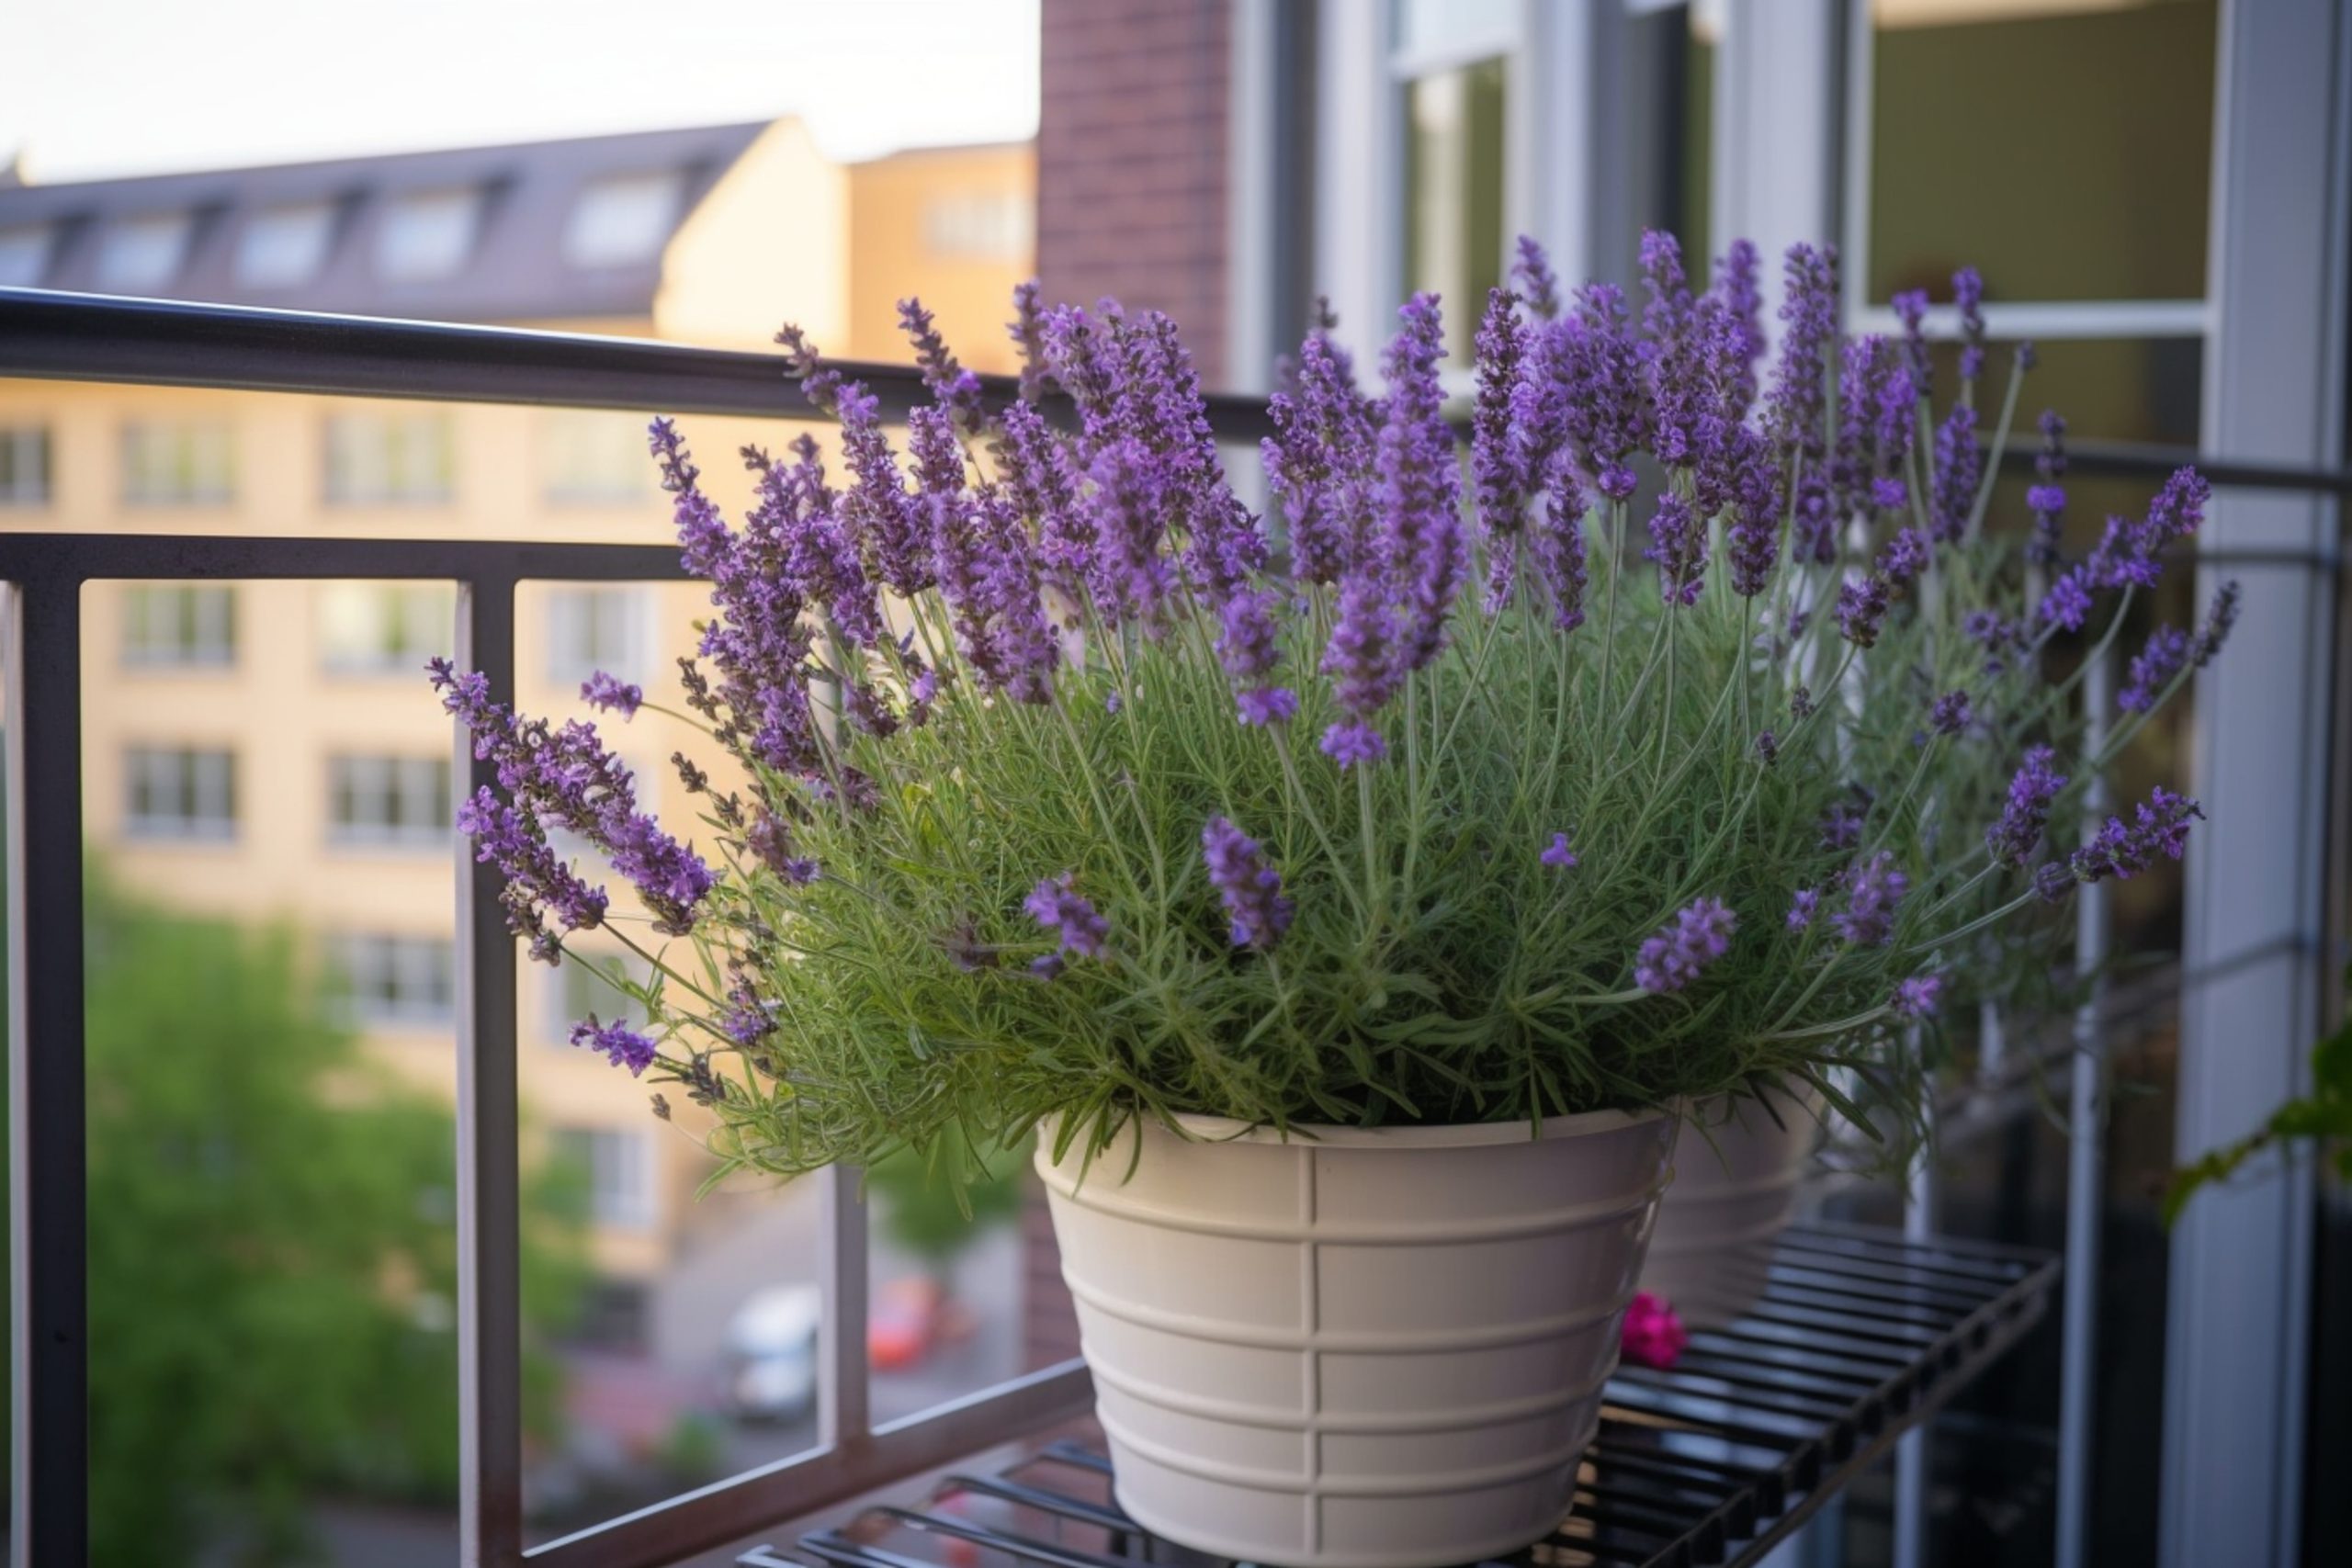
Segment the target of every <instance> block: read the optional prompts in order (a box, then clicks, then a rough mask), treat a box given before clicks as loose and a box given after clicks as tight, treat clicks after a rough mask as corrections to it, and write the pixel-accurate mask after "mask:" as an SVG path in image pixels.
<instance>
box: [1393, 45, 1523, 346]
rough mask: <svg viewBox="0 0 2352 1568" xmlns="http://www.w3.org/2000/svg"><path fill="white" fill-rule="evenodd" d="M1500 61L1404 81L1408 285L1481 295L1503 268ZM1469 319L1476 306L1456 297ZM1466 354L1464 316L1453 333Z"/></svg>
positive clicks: (1450, 294) (1445, 294)
mask: <svg viewBox="0 0 2352 1568" xmlns="http://www.w3.org/2000/svg"><path fill="white" fill-rule="evenodd" d="M1504 75H1505V68H1504V63H1503V62H1501V61H1500V60H1481V61H1477V62H1472V63H1470V64H1466V65H1457V66H1453V67H1449V68H1447V69H1444V70H1441V71H1435V72H1432V73H1429V74H1428V75H1424V76H1419V77H1416V78H1414V79H1412V80H1411V81H1409V82H1408V84H1407V85H1406V88H1405V207H1404V220H1405V287H1406V288H1407V289H1408V290H1416V289H1424V288H1426V289H1433V290H1435V291H1436V292H1437V294H1438V295H1439V296H1440V298H1442V299H1445V300H1447V301H1448V302H1449V303H1451V302H1452V301H1455V300H1462V301H1475V300H1481V299H1485V298H1486V297H1487V289H1489V288H1493V287H1494V286H1495V285H1497V284H1498V283H1500V282H1501V281H1502V278H1503V231H1504V229H1505V227H1506V226H1507V223H1508V220H1507V219H1506V218H1505V216H1504V189H1505V187H1504V184H1503V137H1504V126H1505V120H1504V107H1503V97H1504ZM1452 309H1453V311H1454V312H1455V313H1456V314H1457V315H1458V316H1459V317H1460V319H1461V320H1462V321H1464V323H1470V322H1475V321H1476V313H1475V307H1474V306H1472V305H1470V304H1467V303H1464V304H1462V305H1455V306H1452ZM1449 336H1450V337H1451V339H1452V341H1453V345H1454V352H1453V357H1454V358H1455V359H1456V360H1460V361H1464V362H1465V363H1466V362H1467V360H1468V358H1469V353H1468V347H1467V345H1468V344H1469V341H1470V333H1469V330H1468V326H1467V325H1466V324H1465V325H1464V327H1462V328H1461V329H1459V330H1457V331H1455V332H1453V333H1450V334H1449Z"/></svg>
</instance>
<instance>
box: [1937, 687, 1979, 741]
mask: <svg viewBox="0 0 2352 1568" xmlns="http://www.w3.org/2000/svg"><path fill="white" fill-rule="evenodd" d="M1971 716H1972V712H1971V708H1970V705H1969V701H1968V694H1967V693H1966V692H1964V691H1951V692H1946V693H1945V694H1943V695H1942V696H1940V697H1938V698H1937V699H1936V702H1935V705H1934V706H1933V707H1931V708H1929V709H1928V728H1931V729H1933V730H1934V731H1935V732H1936V733H1937V734H1939V735H1958V734H1959V733H1960V732H1961V731H1962V730H1963V729H1966V728H1968V721H1969V719H1970V717H1971Z"/></svg>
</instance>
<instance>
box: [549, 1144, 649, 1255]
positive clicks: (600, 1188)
mask: <svg viewBox="0 0 2352 1568" xmlns="http://www.w3.org/2000/svg"><path fill="white" fill-rule="evenodd" d="M555 1141H556V1156H557V1157H558V1158H559V1159H560V1160H561V1161H563V1163H564V1164H566V1165H568V1166H570V1167H571V1168H572V1169H573V1170H575V1171H577V1172H578V1173H579V1175H580V1178H581V1179H582V1182H583V1184H584V1187H585V1190H586V1197H587V1207H588V1217H589V1218H590V1219H591V1220H593V1221H594V1222H595V1223H596V1224H600V1225H615V1226H619V1227H622V1228H626V1229H629V1230H642V1229H644V1228H645V1227H646V1226H648V1225H650V1224H652V1223H653V1211H654V1193H653V1150H652V1145H651V1142H650V1140H649V1139H648V1138H647V1136H646V1134H643V1133H639V1132H633V1131H624V1130H623V1129H621V1128H618V1127H558V1128H557V1129H555Z"/></svg>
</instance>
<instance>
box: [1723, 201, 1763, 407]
mask: <svg viewBox="0 0 2352 1568" xmlns="http://www.w3.org/2000/svg"><path fill="white" fill-rule="evenodd" d="M1760 261H1761V258H1759V257H1758V255H1757V254H1756V246H1755V244H1754V243H1752V242H1750V241H1747V240H1734V241H1733V242H1732V243H1731V245H1730V248H1729V249H1727V250H1726V251H1724V255H1723V259H1722V260H1720V261H1718V262H1717V263H1716V264H1715V294H1716V297H1717V298H1718V299H1721V300H1722V302H1723V308H1724V318H1725V320H1726V321H1728V322H1729V326H1730V332H1729V337H1728V342H1729V344H1730V345H1731V347H1732V350H1733V356H1732V360H1731V364H1730V367H1729V369H1730V372H1731V374H1730V375H1729V376H1728V377H1727V378H1725V379H1726V382H1727V384H1726V385H1725V387H1724V414H1725V415H1726V417H1728V418H1729V419H1731V420H1733V421H1735V422H1736V421H1738V420H1740V419H1743V418H1745V417H1746V416H1747V410H1748V406H1749V405H1750V404H1751V403H1753V402H1754V401H1755V400H1756V366H1757V362H1758V360H1760V359H1762V358H1763V357H1764V327H1763V322H1762V317H1763V314H1764V296H1763V293H1762V291H1761V290H1760V289H1758V287H1757V271H1758V266H1759V265H1760Z"/></svg>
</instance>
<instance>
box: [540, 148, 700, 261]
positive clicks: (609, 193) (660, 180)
mask: <svg viewBox="0 0 2352 1568" xmlns="http://www.w3.org/2000/svg"><path fill="white" fill-rule="evenodd" d="M685 184H686V182H685V175H684V174H683V173H682V172H681V171H679V170H676V169H663V170H660V171H658V172H655V173H652V174H637V175H611V176H609V177H607V178H605V179H600V180H592V181H590V182H589V183H588V185H587V186H586V187H585V188H583V189H582V191H581V193H580V199H579V200H578V201H576V202H574V203H573V204H572V208H571V218H570V219H569V220H567V221H566V222H565V224H564V226H563V259H564V260H565V261H567V262H569V263H570V264H571V265H573V266H577V267H600V266H635V265H639V264H640V263H643V262H649V261H651V260H652V259H653V258H654V257H655V256H657V255H659V254H661V252H662V245H663V243H666V242H667V241H668V240H669V238H670V231H671V230H672V229H673V228H675V227H676V226H677V222H678V208H679V204H680V198H681V197H684V195H685Z"/></svg>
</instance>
